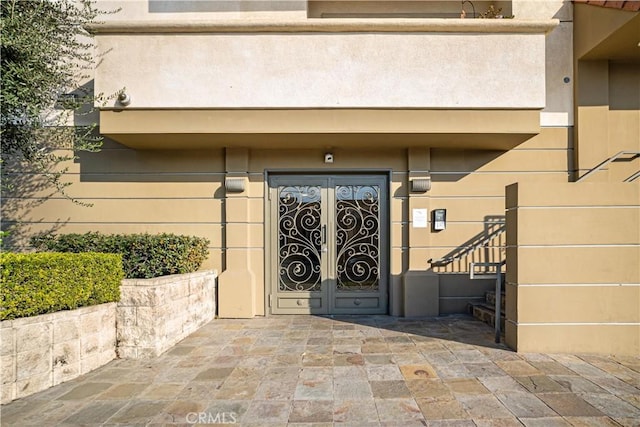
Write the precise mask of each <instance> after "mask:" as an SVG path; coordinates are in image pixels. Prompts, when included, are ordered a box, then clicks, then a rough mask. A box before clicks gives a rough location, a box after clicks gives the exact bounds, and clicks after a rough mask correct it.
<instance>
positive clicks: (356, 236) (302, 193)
mask: <svg viewBox="0 0 640 427" xmlns="http://www.w3.org/2000/svg"><path fill="white" fill-rule="evenodd" d="M387 182H388V180H387V178H386V177H385V176H376V175H330V176H328V175H278V176H272V177H270V179H269V200H270V205H269V208H270V217H271V229H270V233H269V234H270V237H271V238H270V240H271V242H270V245H271V246H270V249H271V260H270V261H271V262H270V265H271V273H270V278H269V279H270V297H269V304H270V307H271V313H273V314H309V313H313V314H386V313H387V305H388V280H389V279H388V276H389V271H388V265H389V262H388V247H389V244H388V234H389V233H388V215H389V213H388V211H389V209H388V187H387Z"/></svg>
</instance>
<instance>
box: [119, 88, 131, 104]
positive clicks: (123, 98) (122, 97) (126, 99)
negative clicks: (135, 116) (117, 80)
mask: <svg viewBox="0 0 640 427" xmlns="http://www.w3.org/2000/svg"><path fill="white" fill-rule="evenodd" d="M118 104H120V105H122V106H123V107H126V106H127V105H129V104H131V97H130V96H129V94H128V93H126V92H125V91H122V92H120V93H119V94H118Z"/></svg>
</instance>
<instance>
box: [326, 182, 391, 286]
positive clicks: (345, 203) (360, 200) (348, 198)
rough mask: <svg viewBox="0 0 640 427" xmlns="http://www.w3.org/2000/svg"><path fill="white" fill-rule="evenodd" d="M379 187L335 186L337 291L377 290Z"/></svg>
mask: <svg viewBox="0 0 640 427" xmlns="http://www.w3.org/2000/svg"><path fill="white" fill-rule="evenodd" d="M379 211H380V187H378V186H377V185H338V186H336V251H337V257H336V272H337V284H336V289H337V290H338V291H376V290H378V287H379V286H380V214H379Z"/></svg>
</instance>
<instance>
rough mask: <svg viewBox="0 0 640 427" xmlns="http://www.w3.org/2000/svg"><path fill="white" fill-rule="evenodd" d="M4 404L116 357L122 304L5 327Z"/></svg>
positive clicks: (17, 321)
mask: <svg viewBox="0 0 640 427" xmlns="http://www.w3.org/2000/svg"><path fill="white" fill-rule="evenodd" d="M0 331H1V344H2V345H1V347H0V348H1V353H0V354H1V357H2V361H1V366H2V403H3V404H4V403H8V402H11V401H12V400H14V399H17V398H20V397H24V396H28V395H30V394H33V393H35V392H38V391H41V390H45V389H47V388H49V387H51V386H54V385H56V384H60V383H62V382H64V381H69V380H71V379H74V378H76V377H78V376H80V375H82V374H86V373H87V372H90V371H92V370H94V369H96V368H98V367H100V366H102V365H104V364H106V363H108V362H110V361H111V360H113V359H114V358H115V357H116V303H113V302H112V303H107V304H100V305H95V306H91V307H83V308H79V309H77V310H68V311H59V312H57V313H51V314H43V315H40V316H34V317H25V318H22V319H15V320H5V321H3V322H1V329H0Z"/></svg>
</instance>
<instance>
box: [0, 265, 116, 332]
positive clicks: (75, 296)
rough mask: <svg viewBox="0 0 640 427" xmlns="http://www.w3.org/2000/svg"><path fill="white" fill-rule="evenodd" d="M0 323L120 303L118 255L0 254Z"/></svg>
mask: <svg viewBox="0 0 640 427" xmlns="http://www.w3.org/2000/svg"><path fill="white" fill-rule="evenodd" d="M0 265H2V271H1V273H0V277H1V278H2V286H1V287H0V296H1V297H2V301H1V306H0V307H1V308H0V320H7V319H15V318H19V317H28V316H36V315H38V314H45V313H53V312H56V311H60V310H72V309H74V308H78V307H84V306H89V305H97V304H103V303H106V302H115V301H119V300H120V282H121V280H122V278H123V272H122V256H121V255H118V254H98V253H84V254H63V253H31V254H17V253H3V254H0Z"/></svg>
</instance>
